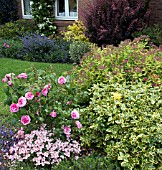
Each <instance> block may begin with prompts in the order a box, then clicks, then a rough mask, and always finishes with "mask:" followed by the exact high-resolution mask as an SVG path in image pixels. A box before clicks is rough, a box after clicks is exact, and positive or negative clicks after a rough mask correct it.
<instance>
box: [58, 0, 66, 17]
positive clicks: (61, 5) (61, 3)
mask: <svg viewBox="0 0 162 170" xmlns="http://www.w3.org/2000/svg"><path fill="white" fill-rule="evenodd" d="M57 9H58V11H57V15H58V16H65V1H64V0H58V3H57Z"/></svg>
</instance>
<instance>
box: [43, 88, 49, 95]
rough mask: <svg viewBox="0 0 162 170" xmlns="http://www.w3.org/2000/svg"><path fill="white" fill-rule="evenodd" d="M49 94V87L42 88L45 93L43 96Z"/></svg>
mask: <svg viewBox="0 0 162 170" xmlns="http://www.w3.org/2000/svg"><path fill="white" fill-rule="evenodd" d="M47 94H48V88H44V89H43V90H42V95H43V96H47Z"/></svg>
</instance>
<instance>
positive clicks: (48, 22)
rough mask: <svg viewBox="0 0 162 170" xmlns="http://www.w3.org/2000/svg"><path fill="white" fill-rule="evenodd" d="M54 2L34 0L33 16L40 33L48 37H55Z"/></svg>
mask: <svg viewBox="0 0 162 170" xmlns="http://www.w3.org/2000/svg"><path fill="white" fill-rule="evenodd" d="M52 11H53V2H52V1H50V0H42V1H37V0H33V4H32V15H33V17H34V21H35V22H36V24H37V26H38V33H39V34H43V35H46V36H50V35H55V33H56V32H55V31H56V26H54V24H53V21H54V18H53V14H52Z"/></svg>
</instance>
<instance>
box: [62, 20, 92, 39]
mask: <svg viewBox="0 0 162 170" xmlns="http://www.w3.org/2000/svg"><path fill="white" fill-rule="evenodd" d="M85 31H86V27H85V26H84V24H83V23H82V22H81V21H78V20H76V21H75V22H74V23H73V25H69V26H68V27H67V30H65V31H63V32H61V34H62V35H63V36H64V39H65V40H66V41H83V42H88V41H89V40H88V38H87V37H86V36H85V34H84V33H85Z"/></svg>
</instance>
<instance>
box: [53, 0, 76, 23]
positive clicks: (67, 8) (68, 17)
mask: <svg viewBox="0 0 162 170" xmlns="http://www.w3.org/2000/svg"><path fill="white" fill-rule="evenodd" d="M64 1H65V16H58V15H57V11H58V8H57V7H58V5H57V4H58V0H55V19H56V20H78V0H77V16H69V3H68V2H69V0H64Z"/></svg>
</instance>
